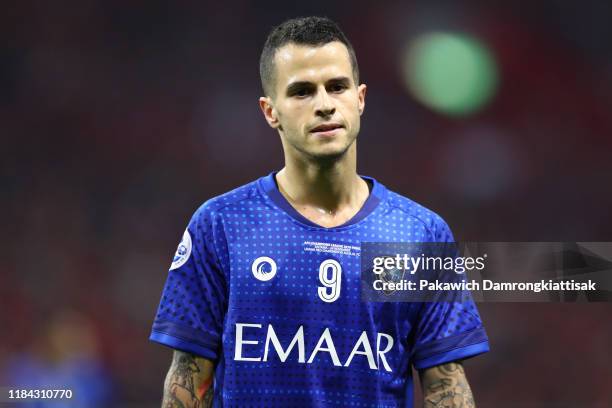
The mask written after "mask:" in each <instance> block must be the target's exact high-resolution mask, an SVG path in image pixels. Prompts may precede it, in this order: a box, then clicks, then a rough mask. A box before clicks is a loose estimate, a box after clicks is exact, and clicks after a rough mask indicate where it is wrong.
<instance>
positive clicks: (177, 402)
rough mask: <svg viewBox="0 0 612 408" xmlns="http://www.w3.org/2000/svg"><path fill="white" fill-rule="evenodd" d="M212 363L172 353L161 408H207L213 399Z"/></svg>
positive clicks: (187, 354)
mask: <svg viewBox="0 0 612 408" xmlns="http://www.w3.org/2000/svg"><path fill="white" fill-rule="evenodd" d="M213 372H214V365H213V363H212V361H210V360H207V359H205V358H202V357H198V356H195V355H193V354H190V353H185V352H183V351H178V350H175V351H174V356H173V358H172V364H171V365H170V369H169V370H168V375H166V381H165V382H164V399H163V402H162V408H208V407H212V397H213V386H212V385H213Z"/></svg>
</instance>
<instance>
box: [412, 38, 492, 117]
mask: <svg viewBox="0 0 612 408" xmlns="http://www.w3.org/2000/svg"><path fill="white" fill-rule="evenodd" d="M403 68H404V76H405V81H406V84H407V86H408V88H409V90H410V91H411V92H412V94H413V95H414V97H415V98H416V99H418V100H419V101H421V103H423V104H424V105H426V106H429V107H430V108H431V109H433V110H436V111H438V112H441V113H445V114H449V115H454V116H463V115H468V114H471V113H474V112H476V111H477V110H479V109H480V108H482V107H483V106H484V105H485V104H486V103H487V102H489V101H490V100H491V97H492V96H493V95H494V94H495V90H496V88H497V79H498V76H497V66H496V64H495V61H494V59H493V57H492V56H491V54H490V53H489V51H488V50H487V49H486V48H485V46H484V45H482V44H481V43H480V42H478V41H477V40H475V39H472V38H470V37H467V36H465V35H459V34H450V33H429V34H425V35H422V36H421V37H419V38H418V39H416V40H415V41H414V42H412V43H411V44H410V45H409V46H408V47H407V48H406V52H405V53H404V56H403Z"/></svg>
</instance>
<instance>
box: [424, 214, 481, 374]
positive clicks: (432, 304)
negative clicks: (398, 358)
mask: <svg viewBox="0 0 612 408" xmlns="http://www.w3.org/2000/svg"><path fill="white" fill-rule="evenodd" d="M432 233H433V234H434V237H433V239H434V240H435V242H445V243H448V244H451V245H449V246H448V247H449V249H447V250H445V251H444V252H447V251H448V252H452V253H453V255H456V252H455V248H456V246H455V245H454V239H453V235H452V233H451V231H450V229H449V228H448V225H447V224H446V223H445V222H444V221H443V220H442V219H438V222H437V225H436V227H434V228H433V231H432ZM446 273H450V274H452V275H455V272H453V271H451V272H446ZM450 279H465V275H459V277H450ZM438 295H439V296H441V298H440V301H429V302H423V303H422V304H421V307H420V311H419V314H418V318H417V322H416V332H415V337H414V345H413V352H412V363H413V365H414V367H415V368H416V369H418V370H421V369H424V368H429V367H433V366H436V365H440V364H445V363H448V362H451V361H456V360H463V359H466V358H469V357H473V356H476V355H478V354H481V353H485V352H487V351H489V342H488V338H487V335H486V332H485V329H484V327H483V324H482V320H481V319H480V315H479V313H478V309H477V308H476V304H475V303H474V300H473V299H472V296H471V295H470V293H469V291H446V292H445V293H443V294H438ZM434 300H435V299H434Z"/></svg>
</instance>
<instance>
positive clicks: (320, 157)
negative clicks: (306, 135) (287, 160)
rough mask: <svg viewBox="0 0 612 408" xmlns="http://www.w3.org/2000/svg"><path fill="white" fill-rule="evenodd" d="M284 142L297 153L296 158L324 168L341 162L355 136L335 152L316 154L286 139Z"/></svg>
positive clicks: (355, 138)
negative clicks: (298, 157)
mask: <svg viewBox="0 0 612 408" xmlns="http://www.w3.org/2000/svg"><path fill="white" fill-rule="evenodd" d="M286 140H287V142H288V143H289V145H290V146H291V147H292V148H293V150H295V151H296V152H297V153H298V156H300V157H301V158H303V159H304V160H305V161H308V162H311V163H313V164H316V165H318V166H320V167H323V168H326V167H332V166H334V165H335V164H336V163H337V162H339V161H340V160H342V159H343V158H344V157H345V156H346V155H347V153H348V151H349V149H350V148H351V146H353V144H354V143H355V142H356V140H357V135H355V136H352V137H351V138H350V139H349V140H348V141H347V143H346V145H345V146H343V147H341V148H339V149H337V150H333V151H327V152H318V151H312V150H308V149H305V148H304V147H303V146H301V145H299V144H298V143H295V142H293V141H292V140H291V139H289V138H286Z"/></svg>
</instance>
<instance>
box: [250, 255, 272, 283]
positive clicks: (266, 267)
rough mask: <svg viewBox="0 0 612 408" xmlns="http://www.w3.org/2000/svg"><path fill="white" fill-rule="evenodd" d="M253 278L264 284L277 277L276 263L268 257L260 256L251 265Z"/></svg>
mask: <svg viewBox="0 0 612 408" xmlns="http://www.w3.org/2000/svg"><path fill="white" fill-rule="evenodd" d="M251 272H253V276H254V277H256V278H257V279H258V280H260V281H262V282H267V281H269V280H270V279H272V278H273V277H274V275H276V262H274V259H272V258H270V257H267V256H260V257H259V258H257V259H255V260H254V261H253V265H251Z"/></svg>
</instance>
